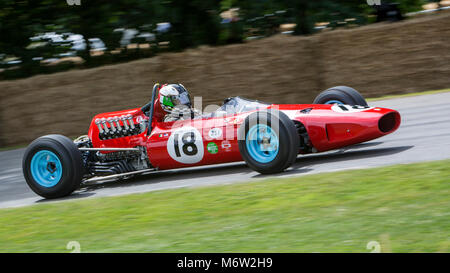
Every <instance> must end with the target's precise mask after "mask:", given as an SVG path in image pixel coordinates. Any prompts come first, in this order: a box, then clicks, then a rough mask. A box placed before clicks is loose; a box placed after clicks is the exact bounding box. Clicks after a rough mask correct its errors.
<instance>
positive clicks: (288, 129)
mask: <svg viewBox="0 0 450 273" xmlns="http://www.w3.org/2000/svg"><path fill="white" fill-rule="evenodd" d="M238 143H239V151H240V152H241V155H242V158H243V159H244V160H245V162H246V163H247V165H248V166H249V167H250V168H251V169H253V170H255V171H257V172H259V173H262V174H270V173H278V172H282V171H283V170H285V169H286V168H288V167H290V166H291V165H292V164H293V163H294V162H295V159H296V158H297V154H298V150H299V143H300V141H299V136H298V134H297V130H296V127H295V125H294V123H293V122H292V120H290V119H289V117H288V116H286V115H285V114H284V113H282V112H279V111H274V110H270V111H258V112H255V113H252V114H250V115H249V116H247V118H246V119H245V121H244V122H243V123H242V124H241V126H240V127H239V130H238Z"/></svg>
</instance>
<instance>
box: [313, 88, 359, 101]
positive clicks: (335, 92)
mask: <svg viewBox="0 0 450 273" xmlns="http://www.w3.org/2000/svg"><path fill="white" fill-rule="evenodd" d="M313 103H314V104H335V103H336V104H347V105H361V106H368V104H367V101H366V100H365V99H364V97H363V96H362V95H361V94H360V93H359V92H358V91H356V90H355V89H353V88H351V87H348V86H335V87H331V88H329V89H327V90H325V91H323V92H321V93H320V94H319V95H318V96H317V97H316V99H315V100H314V102H313Z"/></svg>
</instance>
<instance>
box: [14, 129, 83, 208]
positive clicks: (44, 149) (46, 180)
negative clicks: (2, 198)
mask: <svg viewBox="0 0 450 273" xmlns="http://www.w3.org/2000/svg"><path fill="white" fill-rule="evenodd" d="M22 168H23V175H24V177H25V180H26V182H27V184H28V186H29V187H30V188H31V189H32V190H33V191H34V192H35V193H37V194H38V195H40V196H42V197H45V198H49V199H50V198H59V197H63V196H66V195H69V194H71V193H72V192H73V191H74V190H76V189H77V188H78V187H79V186H80V183H81V180H82V178H83V172H84V168H83V160H82V157H81V153H80V151H79V150H78V148H77V147H76V145H75V144H74V143H73V141H72V140H70V139H69V138H67V137H65V136H62V135H47V136H43V137H40V138H38V139H36V140H34V141H33V142H32V143H31V144H30V145H29V146H28V148H27V149H26V151H25V154H24V157H23V161H22Z"/></svg>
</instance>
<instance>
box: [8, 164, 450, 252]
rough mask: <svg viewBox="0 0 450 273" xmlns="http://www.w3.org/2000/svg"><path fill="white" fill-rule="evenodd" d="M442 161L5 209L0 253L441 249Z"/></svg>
mask: <svg viewBox="0 0 450 273" xmlns="http://www.w3.org/2000/svg"><path fill="white" fill-rule="evenodd" d="M449 164H450V160H446V161H436V162H430V163H420V164H411V165H397V166H391V167H383V168H376V169H368V170H354V171H342V172H336V173H326V174H316V175H308V176H301V177H293V178H284V179H279V178H276V179H267V180H263V181H259V182H252V183H240V184H234V185H226V186H214V187H204V188H190V189H177V190H167V191H157V192H150V193H143V194H133V195H126V196H120V197H107V198H96V199H87V200H77V201H68V202H64V203H53V204H40V205H35V206H30V207H24V208H14V209H2V210H0V252H68V251H69V250H67V249H66V246H67V244H68V242H69V241H78V242H79V243H80V245H81V251H82V252H369V250H368V249H367V248H366V246H367V244H368V243H369V242H370V241H377V242H379V243H380V244H381V251H384V252H390V251H393V252H437V251H439V252H448V251H450V237H449V233H450V221H449V218H450V168H448V166H449Z"/></svg>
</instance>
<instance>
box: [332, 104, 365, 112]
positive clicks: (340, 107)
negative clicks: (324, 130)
mask: <svg viewBox="0 0 450 273" xmlns="http://www.w3.org/2000/svg"><path fill="white" fill-rule="evenodd" d="M372 108H373V107H369V106H362V105H346V104H333V106H331V110H333V111H335V112H338V113H356V112H362V111H366V110H370V109H372Z"/></svg>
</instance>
